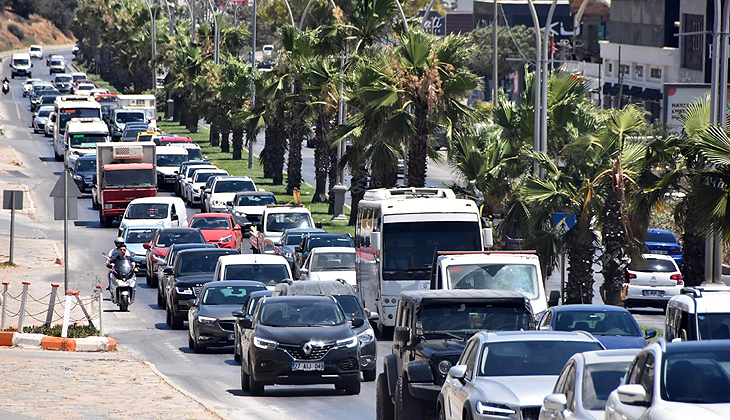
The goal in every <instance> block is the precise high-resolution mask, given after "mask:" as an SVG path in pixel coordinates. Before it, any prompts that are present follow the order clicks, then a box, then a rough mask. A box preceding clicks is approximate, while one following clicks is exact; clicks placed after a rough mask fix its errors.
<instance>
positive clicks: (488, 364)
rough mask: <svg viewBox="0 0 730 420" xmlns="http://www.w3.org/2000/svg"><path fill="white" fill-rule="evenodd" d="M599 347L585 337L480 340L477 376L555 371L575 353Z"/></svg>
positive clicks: (523, 374) (550, 372)
mask: <svg viewBox="0 0 730 420" xmlns="http://www.w3.org/2000/svg"><path fill="white" fill-rule="evenodd" d="M594 350H603V347H601V345H600V344H599V343H596V342H586V341H532V340H530V341H508V342H496V343H487V344H484V347H483V348H482V353H481V356H480V360H479V367H478V369H477V372H478V374H479V376H541V375H556V376H557V375H559V374H560V371H561V370H562V369H563V366H565V363H566V362H567V361H568V360H569V359H570V358H571V357H573V355H574V354H576V353H583V352H584V351H594Z"/></svg>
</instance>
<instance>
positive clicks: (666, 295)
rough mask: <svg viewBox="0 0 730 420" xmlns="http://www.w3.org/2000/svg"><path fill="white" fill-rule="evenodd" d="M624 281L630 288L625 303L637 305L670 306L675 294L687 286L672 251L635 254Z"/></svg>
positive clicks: (627, 305)
mask: <svg viewBox="0 0 730 420" xmlns="http://www.w3.org/2000/svg"><path fill="white" fill-rule="evenodd" d="M624 282H625V283H627V286H628V290H627V292H626V299H625V300H624V305H625V306H626V307H627V308H633V307H646V306H650V307H658V308H662V309H664V308H666V306H667V302H669V299H670V298H671V297H672V296H677V295H678V294H679V292H680V290H682V287H684V280H683V279H682V273H681V272H680V271H679V267H677V263H676V262H675V260H674V259H673V258H672V257H670V256H668V255H661V254H642V255H641V258H632V259H631V262H630V263H629V266H628V268H627V269H626V277H625V279H624Z"/></svg>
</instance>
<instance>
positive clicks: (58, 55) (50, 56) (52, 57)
mask: <svg viewBox="0 0 730 420" xmlns="http://www.w3.org/2000/svg"><path fill="white" fill-rule="evenodd" d="M54 58H58V59H61V60H64V61H66V59H65V58H63V56H62V55H60V54H48V55H46V65H47V66H50V65H51V60H53V59H54Z"/></svg>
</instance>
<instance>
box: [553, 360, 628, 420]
mask: <svg viewBox="0 0 730 420" xmlns="http://www.w3.org/2000/svg"><path fill="white" fill-rule="evenodd" d="M638 352H639V350H637V349H628V350H603V351H587V352H585V353H578V354H576V355H575V356H573V357H571V358H570V360H569V361H568V363H567V364H566V365H565V367H563V371H562V372H561V373H560V376H559V377H558V381H557V382H556V385H555V388H554V389H553V393H552V394H550V395H548V396H547V397H545V399H544V400H543V403H542V408H541V409H540V420H553V419H555V420H601V419H603V410H604V408H605V407H606V399H608V394H610V393H611V391H613V390H614V389H616V388H618V386H619V385H620V384H621V379H623V377H624V375H625V374H626V371H627V370H628V369H629V364H630V363H631V361H632V360H634V356H636V353H638Z"/></svg>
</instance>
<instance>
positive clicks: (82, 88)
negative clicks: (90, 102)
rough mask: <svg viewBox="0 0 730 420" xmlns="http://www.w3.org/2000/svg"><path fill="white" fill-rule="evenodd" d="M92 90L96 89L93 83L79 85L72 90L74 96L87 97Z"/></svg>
mask: <svg viewBox="0 0 730 420" xmlns="http://www.w3.org/2000/svg"><path fill="white" fill-rule="evenodd" d="M94 89H96V86H95V85H94V84H93V83H79V85H78V86H76V88H74V95H88V94H89V92H91V91H92V90H94Z"/></svg>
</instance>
